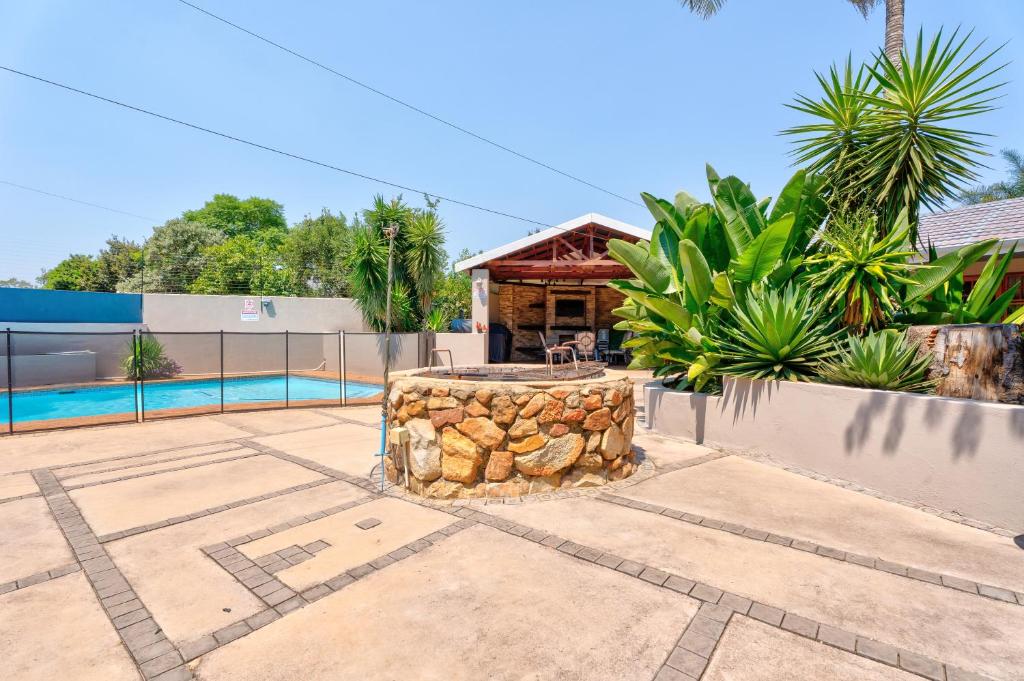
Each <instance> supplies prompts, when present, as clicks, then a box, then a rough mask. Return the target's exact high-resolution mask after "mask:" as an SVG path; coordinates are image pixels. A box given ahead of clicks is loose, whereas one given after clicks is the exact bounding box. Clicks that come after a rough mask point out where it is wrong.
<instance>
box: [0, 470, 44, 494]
mask: <svg viewBox="0 0 1024 681" xmlns="http://www.w3.org/2000/svg"><path fill="white" fill-rule="evenodd" d="M38 491H39V488H38V487H37V486H36V483H35V480H33V479H32V474H31V473H11V474H8V475H0V501H3V500H4V499H13V498H14V497H20V496H24V495H25V494H34V493H36V492H38Z"/></svg>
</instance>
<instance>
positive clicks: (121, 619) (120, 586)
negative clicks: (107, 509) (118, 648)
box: [32, 470, 192, 681]
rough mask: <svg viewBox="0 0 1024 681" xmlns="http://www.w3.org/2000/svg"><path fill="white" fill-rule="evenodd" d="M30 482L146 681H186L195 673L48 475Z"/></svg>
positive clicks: (43, 472)
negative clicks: (38, 492)
mask: <svg viewBox="0 0 1024 681" xmlns="http://www.w3.org/2000/svg"><path fill="white" fill-rule="evenodd" d="M32 477H33V478H34V479H35V481H36V484H37V485H39V490H40V491H41V492H42V494H43V498H44V499H46V503H47V505H48V506H49V507H50V512H51V513H52V514H53V517H54V518H55V519H56V521H57V524H58V525H59V526H60V529H61V532H62V533H63V534H64V538H65V540H66V541H67V542H68V544H69V545H70V546H71V549H72V550H73V551H74V553H75V558H76V560H77V561H78V565H80V567H81V569H82V570H83V571H84V573H85V577H86V579H88V580H89V584H90V585H91V586H92V588H93V590H94V591H95V592H96V597H97V599H98V600H99V601H100V604H101V605H102V606H103V610H104V612H105V613H106V615H107V618H108V619H109V620H110V623H111V625H113V627H114V630H115V631H116V632H117V634H118V636H120V638H121V641H122V642H123V643H124V645H125V647H126V648H127V649H128V652H129V653H130V654H131V657H132V659H133V660H134V661H135V664H136V665H137V666H138V669H139V671H140V672H141V673H142V676H143V677H144V678H145V679H147V681H186V680H190V679H192V672H191V671H190V670H189V668H188V667H187V666H185V661H184V660H183V659H182V657H181V654H180V653H179V652H178V649H177V648H175V647H174V644H173V643H171V642H170V641H169V640H168V639H167V637H166V636H165V635H164V633H163V630H162V629H161V628H160V626H159V625H158V624H157V623H156V621H155V620H154V619H153V617H152V615H150V613H149V610H147V609H146V606H145V605H143V603H142V601H141V599H140V598H139V597H138V595H137V594H136V593H135V592H134V591H133V590H132V588H131V585H130V584H129V583H128V580H127V579H125V577H124V575H123V574H122V573H121V571H120V570H119V569H118V568H117V565H115V564H114V562H113V561H112V560H111V559H110V556H109V555H108V554H107V552H106V550H105V549H104V548H103V546H102V545H100V543H99V541H98V540H97V539H96V535H95V534H94V533H93V531H92V528H90V527H89V524H88V523H86V522H85V518H83V517H82V514H81V512H80V511H79V510H78V507H77V506H75V504H74V502H73V501H72V500H71V497H70V496H68V493H67V492H66V491H64V488H63V487H62V486H61V484H60V481H59V480H57V476H55V475H54V474H53V472H52V471H49V470H36V471H33V472H32Z"/></svg>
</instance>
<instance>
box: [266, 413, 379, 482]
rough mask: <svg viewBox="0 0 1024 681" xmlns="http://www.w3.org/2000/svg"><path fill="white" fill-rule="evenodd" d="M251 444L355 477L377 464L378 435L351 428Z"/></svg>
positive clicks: (273, 437)
mask: <svg viewBox="0 0 1024 681" xmlns="http://www.w3.org/2000/svg"><path fill="white" fill-rule="evenodd" d="M253 440H255V441H256V442H258V443H260V444H263V445H266V446H267V447H273V448H274V449H279V450H281V451H282V452H285V453H287V454H291V455H293V456H301V457H303V458H305V459H309V460H311V461H316V462H317V463H319V464H322V465H324V466H329V467H331V468H333V469H335V470H339V471H342V472H345V473H348V474H349V475H355V476H359V477H366V476H367V475H368V474H369V473H370V469H371V468H372V467H373V465H374V464H376V463H377V462H379V461H380V459H379V457H377V453H378V452H379V451H380V431H379V430H372V429H370V428H366V427H364V426H357V425H354V424H337V425H334V426H331V427H329V428H317V429H316V430H306V431H302V432H299V433H287V434H283V435H271V436H267V437H257V438H253Z"/></svg>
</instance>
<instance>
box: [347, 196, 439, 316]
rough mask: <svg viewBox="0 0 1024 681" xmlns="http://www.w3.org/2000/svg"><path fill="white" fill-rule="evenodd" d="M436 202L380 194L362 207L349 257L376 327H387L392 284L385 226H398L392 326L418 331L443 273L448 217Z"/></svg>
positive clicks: (358, 293)
mask: <svg viewBox="0 0 1024 681" xmlns="http://www.w3.org/2000/svg"><path fill="white" fill-rule="evenodd" d="M434 205H436V204H433V205H428V208H427V209H418V208H411V207H410V206H408V205H407V204H406V203H405V202H404V201H402V197H401V196H399V197H396V198H393V199H391V200H390V201H385V199H384V197H383V196H380V195H378V196H375V197H374V202H373V208H370V209H368V210H365V211H363V219H362V224H359V225H354V226H353V227H352V229H351V230H350V242H349V249H348V253H347V255H346V258H345V266H346V267H347V269H348V278H349V285H350V288H351V292H352V296H353V297H354V298H355V300H356V304H357V305H358V306H359V309H360V311H361V312H362V313H363V319H364V320H365V321H366V323H367V325H369V326H370V327H371V328H373V329H376V330H382V329H384V320H385V309H386V303H387V293H386V291H387V284H388V239H387V237H386V236H385V234H384V229H385V228H386V227H388V226H389V225H395V226H397V227H398V235H397V236H396V237H395V243H394V251H395V257H394V277H393V279H392V298H391V303H392V328H393V329H395V330H398V331H417V330H419V328H420V327H421V324H422V320H423V317H424V316H425V315H426V314H427V312H428V311H429V309H430V303H431V299H432V296H433V292H434V288H435V286H436V284H437V282H438V280H439V278H440V277H441V276H442V273H443V271H444V266H445V260H446V256H445V253H444V223H443V222H442V221H441V220H440V219H439V218H438V217H437V215H436V211H435V209H434Z"/></svg>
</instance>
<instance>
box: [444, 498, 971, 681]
mask: <svg viewBox="0 0 1024 681" xmlns="http://www.w3.org/2000/svg"><path fill="white" fill-rule="evenodd" d="M455 515H458V516H461V517H463V518H464V519H467V520H470V521H472V522H475V523H480V524H482V525H488V526H490V527H493V528H495V529H497V530H501V531H502V532H507V533H509V534H512V535H514V536H517V537H522V538H523V539H526V540H528V541H532V542H535V543H537V544H540V545H542V546H547V547H549V548H550V549H552V550H554V551H559V552H561V553H565V554H567V555H570V556H573V557H575V558H577V559H579V560H585V561H587V562H590V563H594V564H596V565H601V566H602V567H606V568H608V569H611V570H617V571H618V572H621V573H624V574H627V575H630V576H631V577H635V578H637V579H643V580H644V581H646V582H649V583H653V584H655V585H657V586H660V587H661V588H664V589H671V590H672V591H675V592H677V593H681V594H685V595H687V596H690V597H691V598H695V599H697V600H699V601H702V602H703V603H702V605H701V608H700V610H698V612H697V615H695V616H694V618H693V620H692V621H691V622H690V624H689V625H688V626H687V627H686V629H685V630H684V631H683V634H682V636H680V638H679V641H678V642H677V644H676V647H675V648H674V649H673V651H672V652H671V653H670V654H669V656H668V659H666V661H665V664H664V665H662V667H661V668H660V669H659V670H658V672H657V674H656V676H655V680H656V681H694V680H695V679H700V678H701V675H702V674H703V673H704V669H705V666H706V664H707V661H708V659H709V658H710V654H711V652H713V650H714V645H715V644H716V643H717V641H718V639H719V637H720V636H721V635H722V632H724V630H725V628H726V627H727V626H728V623H729V621H730V618H731V617H732V616H734V615H735V614H737V613H738V614H740V615H749V616H750V617H752V618H754V619H757V620H759V621H761V622H764V623H765V624H769V625H771V626H773V627H777V628H779V629H782V630H784V631H788V632H790V633H792V634H796V635H797V636H802V637H804V638H808V639H811V640H812V641H818V642H820V643H823V644H825V645H830V646H833V647H836V648H840V649H843V650H846V651H847V652H849V653H852V654H854V655H858V656H860V657H864V658H867V659H870V660H874V661H876V662H881V663H883V664H886V665H889V666H891V667H896V668H899V669H902V670H904V671H906V672H909V673H911V674H916V675H918V676H921V677H924V678H927V679H933V680H937V681H943V680H946V681H956V680H958V679H962V680H963V681H968V679H970V680H971V681H991V680H988V677H985V676H981V675H978V674H973V673H972V674H971V675H969V676H968V675H966V674H967V673H966V672H963V671H962V670H959V669H957V668H956V667H953V666H950V665H945V664H943V663H941V662H938V661H936V660H933V659H931V658H928V657H925V656H923V655H917V654H916V653H913V652H910V651H904V650H900V649H899V648H896V647H894V646H891V645H888V644H886V643H884V642H879V641H875V640H873V639H871V638H868V637H866V636H859V635H857V634H856V633H853V632H848V631H845V630H842V629H838V628H836V627H831V626H828V625H825V624H822V623H820V622H815V621H814V620H811V619H808V618H806V617H803V616H800V615H798V614H796V613H790V612H786V611H785V610H781V609H779V608H774V607H772V606H770V605H766V604H764V603H758V602H756V601H751V600H750V599H748V598H745V597H743V596H741V595H739V594H733V593H730V592H727V591H723V590H721V589H718V588H716V587H714V586H712V585H708V584H703V583H701V582H697V581H694V580H690V579H686V578H684V577H679V576H676V575H668V574H667V573H664V572H663V571H662V570H659V569H658V568H655V567H652V566H649V565H643V564H641V563H638V562H636V561H632V560H627V559H625V558H622V557H620V556H616V555H614V554H610V553H605V552H603V551H601V550H599V549H596V548H592V547H587V546H582V545H580V544H577V543H575V542H570V541H568V540H566V539H564V538H562V537H559V536H558V535H554V534H550V533H548V532H545V531H543V530H540V529H537V528H531V527H528V526H526V525H520V524H518V523H514V522H512V521H509V520H505V519H504V518H497V517H495V516H492V515H488V514H486V513H483V512H481V511H478V510H475V509H470V508H460V509H458V510H457V511H455ZM595 554H596V558H595V557H594V556H595ZM662 575H665V579H664V581H662V582H661V583H660V584H659V583H658V582H659V581H660V579H661V576H662ZM708 606H714V607H708ZM695 623H696V624H695ZM712 641H713V642H712ZM708 648H710V652H709V653H708V654H707V655H702V653H701V650H707V649H708ZM702 661H703V663H702ZM940 674H944V676H942V675H940ZM958 675H959V676H958Z"/></svg>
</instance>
